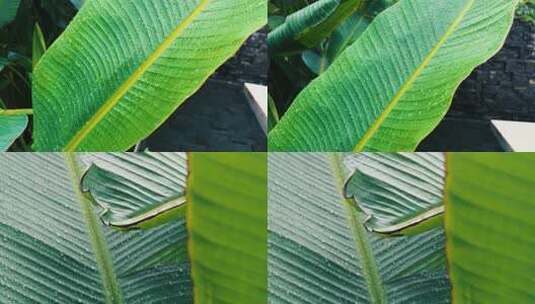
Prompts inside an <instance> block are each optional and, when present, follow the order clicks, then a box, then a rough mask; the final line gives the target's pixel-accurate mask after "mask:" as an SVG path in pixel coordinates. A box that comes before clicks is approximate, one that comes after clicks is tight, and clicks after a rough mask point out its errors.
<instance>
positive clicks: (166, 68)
mask: <svg viewBox="0 0 535 304" xmlns="http://www.w3.org/2000/svg"><path fill="white" fill-rule="evenodd" d="M266 2H267V1H265V0H152V1H134V0H87V1H85V3H84V5H83V7H82V9H81V10H80V12H79V13H78V15H77V16H76V17H75V18H74V20H73V21H72V23H71V24H70V25H69V27H68V28H67V29H66V30H65V32H64V33H63V34H62V35H61V37H60V38H59V39H58V40H57V41H56V42H55V43H54V44H53V45H52V46H51V47H50V48H49V50H48V51H47V52H46V54H45V55H44V56H43V57H42V58H41V60H40V62H39V64H38V65H37V67H36V68H35V72H34V74H33V77H34V78H33V83H32V85H33V91H32V93H33V103H34V110H35V119H34V121H35V127H34V137H35V144H34V148H35V149H36V150H38V151H57V150H64V151H75V150H84V151H95V150H97V151H122V150H126V149H128V148H130V147H131V146H133V145H134V144H135V143H136V142H137V141H139V140H141V139H143V138H144V137H146V136H148V135H149V134H150V133H151V132H153V131H154V130H155V129H156V128H157V127H158V126H159V125H160V124H161V123H163V121H164V120H165V119H166V118H167V117H168V116H169V115H171V114H172V113H173V111H174V110H175V109H176V108H177V107H178V106H179V105H180V104H181V103H182V102H184V100H186V98H188V97H189V96H190V95H192V94H193V93H194V92H195V91H196V90H197V89H198V88H199V87H200V86H201V85H202V83H203V82H204V81H205V80H206V79H207V78H208V77H209V76H210V75H211V74H212V73H213V72H214V70H215V69H216V68H217V67H218V66H219V65H220V64H222V63H223V62H224V61H225V60H226V59H227V58H229V57H230V56H232V55H233V54H234V53H235V52H236V50H237V49H238V48H239V46H240V45H241V44H242V42H243V41H244V40H245V39H246V38H247V36H248V35H249V34H250V33H252V32H253V31H255V30H256V29H257V28H259V27H261V26H262V25H263V24H264V23H265V22H266V6H267V4H266Z"/></svg>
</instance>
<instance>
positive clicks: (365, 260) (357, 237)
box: [329, 153, 386, 304]
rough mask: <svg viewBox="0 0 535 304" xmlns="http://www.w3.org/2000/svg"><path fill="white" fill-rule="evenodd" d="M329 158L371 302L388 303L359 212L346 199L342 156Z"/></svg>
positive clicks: (333, 155)
mask: <svg viewBox="0 0 535 304" xmlns="http://www.w3.org/2000/svg"><path fill="white" fill-rule="evenodd" d="M329 157H330V158H331V167H332V171H333V175H334V178H335V181H334V182H335V184H336V187H337V190H338V192H339V195H340V197H341V200H342V202H343V204H344V207H345V209H346V212H347V214H348V221H349V225H350V226H351V231H352V233H353V240H354V241H355V247H356V251H357V252H356V253H357V256H359V257H360V261H361V266H362V267H361V268H362V272H363V276H364V279H365V280H366V284H367V286H368V292H369V295H370V298H371V301H370V302H371V303H376V304H382V303H386V295H385V291H384V286H383V282H382V279H381V275H380V273H379V268H378V267H377V262H376V260H375V256H374V254H373V252H372V249H371V245H370V240H369V238H368V235H367V232H366V230H365V229H364V226H363V225H362V223H361V222H360V220H359V218H358V211H357V209H356V208H355V207H354V205H353V203H352V202H351V201H350V200H348V199H346V198H344V185H345V181H344V179H345V174H344V171H343V168H342V160H341V159H340V155H339V154H336V153H332V154H330V155H329Z"/></svg>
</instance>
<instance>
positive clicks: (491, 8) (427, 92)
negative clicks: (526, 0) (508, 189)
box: [269, 0, 517, 152]
mask: <svg viewBox="0 0 535 304" xmlns="http://www.w3.org/2000/svg"><path fill="white" fill-rule="evenodd" d="M516 4H517V1H515V0H513V1H511V0H490V1H489V0H451V1H435V2H433V5H429V1H427V0H401V1H399V2H398V3H397V4H394V5H393V6H391V7H390V8H388V9H387V10H385V11H384V12H382V13H381V14H379V16H377V17H376V18H375V19H374V21H373V22H372V24H371V25H370V26H369V27H368V28H367V30H366V31H365V32H364V33H363V34H362V35H361V36H360V37H359V39H358V40H357V41H356V42H354V43H353V44H352V45H351V46H349V47H348V48H346V50H345V51H343V52H342V53H341V54H340V55H339V56H338V58H337V59H336V61H335V62H334V63H333V64H332V65H331V66H330V67H329V68H328V69H327V70H326V71H325V72H324V73H323V74H322V75H321V76H319V77H317V78H316V79H315V80H314V81H312V82H311V83H310V84H309V85H308V86H307V87H306V88H305V89H304V90H303V91H302V92H301V93H300V94H299V95H298V96H297V97H296V99H295V100H294V101H293V104H292V106H291V107H290V109H289V110H288V111H287V112H286V114H285V115H284V116H283V117H282V118H281V120H280V122H279V123H278V124H277V126H276V127H275V128H274V129H273V130H272V131H271V132H270V133H269V149H270V150H271V151H341V152H347V151H352V150H353V151H382V152H390V151H392V152H397V151H413V150H415V149H416V147H417V146H418V144H419V143H420V142H421V140H422V139H423V138H425V137H426V136H427V135H428V134H429V133H430V132H431V131H432V130H433V129H434V128H435V127H436V125H437V124H438V123H439V122H440V121H441V120H442V118H443V117H444V115H445V113H446V111H447V110H448V108H449V106H450V104H451V100H452V97H453V94H454V92H455V90H456V89H457V87H458V86H459V84H460V83H461V81H462V80H464V79H465V78H466V77H467V76H468V75H469V74H470V72H471V71H472V70H473V69H474V68H475V67H476V66H478V65H480V64H482V63H484V62H485V61H486V60H488V59H489V58H490V57H491V56H492V55H494V54H495V53H496V52H497V51H498V50H499V49H500V48H501V46H502V45H503V43H504V40H505V37H506V35H507V33H508V32H509V29H510V27H511V24H512V22H513V15H514V9H515V7H516Z"/></svg>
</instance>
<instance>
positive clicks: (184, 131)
mask: <svg viewBox="0 0 535 304" xmlns="http://www.w3.org/2000/svg"><path fill="white" fill-rule="evenodd" d="M266 37H267V34H266V31H265V30H261V31H259V32H257V33H254V34H253V35H251V36H250V37H249V38H248V39H247V41H246V42H245V43H244V44H243V45H242V47H241V48H240V50H239V51H238V53H236V55H234V56H233V57H232V58H230V59H229V60H228V61H227V62H226V63H225V64H224V65H222V66H221V67H219V69H218V70H217V71H216V72H215V73H214V75H212V76H211V77H210V79H209V80H208V81H207V82H206V83H205V84H204V85H203V87H202V88H201V89H199V91H197V92H196V93H195V94H194V95H193V96H191V97H190V98H189V99H188V100H187V101H186V102H184V104H182V105H181V106H180V107H179V108H178V110H177V111H176V112H175V113H174V114H173V115H172V116H171V117H170V118H169V119H168V120H167V121H166V122H165V123H164V124H163V125H162V126H161V127H160V128H159V129H158V130H157V131H156V132H154V133H153V134H152V135H151V136H150V137H149V138H147V139H146V140H145V141H144V142H143V143H142V145H141V150H143V149H146V148H148V149H149V150H150V151H266V148H267V145H266V136H265V134H264V132H263V130H262V129H261V127H260V125H259V123H258V121H257V120H256V117H255V115H254V113H253V111H252V110H251V108H250V107H249V104H248V100H247V97H246V95H245V91H244V87H243V83H244V82H252V83H257V84H266V83H267V69H268V58H267V44H266Z"/></svg>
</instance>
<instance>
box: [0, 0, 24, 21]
mask: <svg viewBox="0 0 535 304" xmlns="http://www.w3.org/2000/svg"><path fill="white" fill-rule="evenodd" d="M19 5H20V0H0V28H2V27H4V25H6V24H8V23H10V22H11V21H13V19H15V16H17V11H18V9H19Z"/></svg>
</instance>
